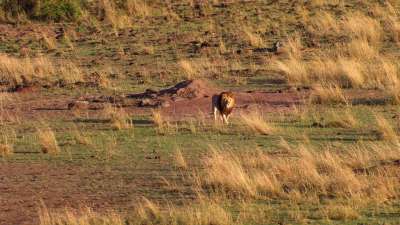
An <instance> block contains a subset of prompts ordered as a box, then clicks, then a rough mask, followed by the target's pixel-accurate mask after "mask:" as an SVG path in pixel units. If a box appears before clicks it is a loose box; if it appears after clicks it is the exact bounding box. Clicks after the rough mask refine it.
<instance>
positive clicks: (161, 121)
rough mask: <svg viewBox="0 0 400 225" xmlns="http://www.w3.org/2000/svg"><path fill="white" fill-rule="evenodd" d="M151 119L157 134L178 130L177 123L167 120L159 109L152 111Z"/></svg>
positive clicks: (173, 132)
mask: <svg viewBox="0 0 400 225" xmlns="http://www.w3.org/2000/svg"><path fill="white" fill-rule="evenodd" d="M152 120H153V123H154V125H155V126H156V131H157V132H158V133H159V134H175V133H176V132H177V130H178V126H177V124H172V123H171V122H170V121H168V120H167V119H166V118H165V117H164V115H163V114H162V113H161V111H160V110H153V111H152Z"/></svg>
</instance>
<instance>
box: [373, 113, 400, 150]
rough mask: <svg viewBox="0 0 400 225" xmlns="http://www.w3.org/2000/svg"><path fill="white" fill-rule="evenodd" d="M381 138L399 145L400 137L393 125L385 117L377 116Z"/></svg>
mask: <svg viewBox="0 0 400 225" xmlns="http://www.w3.org/2000/svg"><path fill="white" fill-rule="evenodd" d="M375 120H376V124H377V131H378V135H379V138H380V139H382V140H385V141H390V142H393V143H398V136H397V133H396V131H395V130H394V128H393V127H392V125H390V123H389V121H387V120H386V119H385V118H384V117H383V116H381V115H379V114H375Z"/></svg>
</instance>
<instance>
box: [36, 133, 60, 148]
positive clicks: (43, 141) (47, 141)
mask: <svg viewBox="0 0 400 225" xmlns="http://www.w3.org/2000/svg"><path fill="white" fill-rule="evenodd" d="M37 135H38V138H39V143H40V147H41V151H42V153H45V154H58V153H60V147H59V146H58V143H57V139H56V137H55V135H54V132H53V131H52V130H51V129H50V128H44V129H38V130H37Z"/></svg>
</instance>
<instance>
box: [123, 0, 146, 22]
mask: <svg viewBox="0 0 400 225" xmlns="http://www.w3.org/2000/svg"><path fill="white" fill-rule="evenodd" d="M125 4H126V10H127V12H128V15H130V16H137V17H140V18H146V17H148V16H150V14H151V8H150V7H149V6H148V4H147V3H146V1H145V0H127V1H126V3H125Z"/></svg>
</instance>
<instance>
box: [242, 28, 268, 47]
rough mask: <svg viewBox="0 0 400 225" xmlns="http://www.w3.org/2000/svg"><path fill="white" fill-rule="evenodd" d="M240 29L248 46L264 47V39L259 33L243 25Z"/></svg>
mask: <svg viewBox="0 0 400 225" xmlns="http://www.w3.org/2000/svg"><path fill="white" fill-rule="evenodd" d="M242 29H243V30H242V35H243V38H244V40H245V41H246V42H247V43H248V44H249V45H250V46H252V47H255V48H262V47H265V44H264V40H263V39H262V38H261V36H260V35H258V34H256V33H254V32H252V31H251V30H250V28H248V27H243V28H242Z"/></svg>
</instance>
